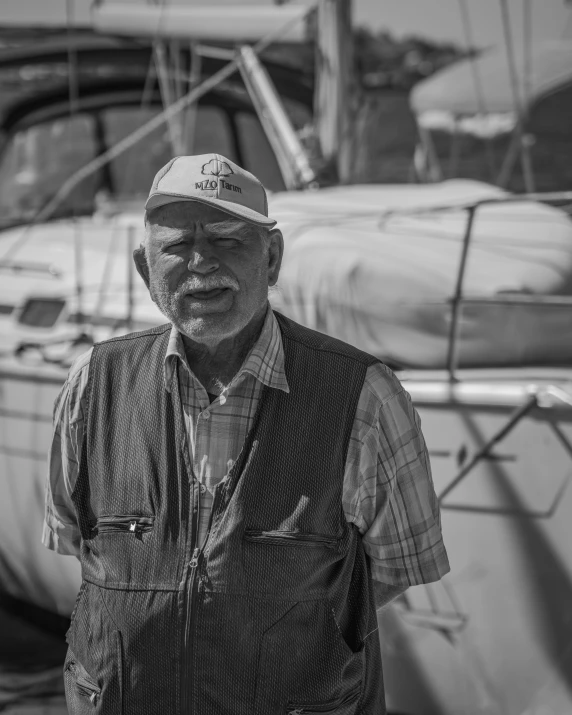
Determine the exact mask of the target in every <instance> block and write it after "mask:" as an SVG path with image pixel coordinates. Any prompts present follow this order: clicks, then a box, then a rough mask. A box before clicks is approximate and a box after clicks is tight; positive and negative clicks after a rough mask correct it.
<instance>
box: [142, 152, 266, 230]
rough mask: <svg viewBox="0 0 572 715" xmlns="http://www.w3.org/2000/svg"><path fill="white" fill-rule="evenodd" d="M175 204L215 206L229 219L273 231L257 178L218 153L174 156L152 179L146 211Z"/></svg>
mask: <svg viewBox="0 0 572 715" xmlns="http://www.w3.org/2000/svg"><path fill="white" fill-rule="evenodd" d="M176 201H196V202H198V203H200V204H207V205H209V206H215V207H216V208H218V209H220V210H221V211H224V212H225V213H227V214H230V215H231V216H236V217H237V218H241V219H244V220H245V221H249V222H250V223H254V224H257V225H258V226H266V227H267V228H272V226H274V225H275V224H276V221H274V220H273V219H271V218H268V200H267V198H266V191H265V190H264V187H263V186H262V184H261V183H260V181H258V179H257V178H256V177H255V176H254V175H253V174H251V173H250V172H248V171H245V169H242V168H241V167H240V166H238V165H237V164H235V163H234V162H233V161H230V159H227V158H226V157H224V156H221V155H220V154H199V155H196V156H176V157H175V158H174V159H171V161H170V162H169V163H168V164H165V166H164V167H163V168H162V169H160V170H159V171H158V172H157V175H156V176H155V179H154V180H153V185H152V187H151V191H150V192H149V198H148V199H147V203H146V204H145V209H146V210H147V211H150V210H151V209H154V208H157V206H163V205H164V204H170V203H174V202H176Z"/></svg>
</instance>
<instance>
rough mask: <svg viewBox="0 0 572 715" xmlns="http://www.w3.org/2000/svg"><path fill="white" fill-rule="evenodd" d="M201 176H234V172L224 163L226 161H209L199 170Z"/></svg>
mask: <svg viewBox="0 0 572 715" xmlns="http://www.w3.org/2000/svg"><path fill="white" fill-rule="evenodd" d="M201 174H203V175H205V176H208V175H209V174H210V175H211V176H230V175H231V174H234V171H233V170H232V169H231V168H230V166H229V165H228V164H227V163H226V161H221V160H220V159H211V160H210V161H208V162H207V163H206V164H203V168H202V169H201Z"/></svg>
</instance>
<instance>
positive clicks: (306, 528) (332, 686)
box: [64, 314, 385, 715]
mask: <svg viewBox="0 0 572 715" xmlns="http://www.w3.org/2000/svg"><path fill="white" fill-rule="evenodd" d="M277 318H278V320H279V324H280V328H281V331H282V337H283V342H284V352H285V359H286V365H285V367H286V374H287V378H288V384H289V387H290V393H289V394H286V393H284V392H283V391H281V390H276V389H271V388H267V387H265V388H264V390H263V393H262V396H261V399H260V403H259V408H258V411H257V414H256V417H255V419H254V424H253V427H252V429H251V430H250V433H249V434H248V436H247V438H246V441H245V444H244V447H243V449H242V452H241V454H240V456H239V458H238V459H237V461H236V463H235V465H234V467H233V468H232V469H231V470H230V472H229V474H228V476H227V478H226V479H225V480H223V482H222V483H221V484H219V485H218V487H217V489H216V492H215V499H214V506H213V511H212V517H211V524H210V530H209V536H208V539H207V541H206V544H205V546H204V548H203V549H202V551H198V549H197V548H196V547H197V545H196V543H195V540H196V539H195V530H196V524H197V519H196V515H197V514H196V503H197V499H196V497H197V494H196V493H195V492H196V487H194V486H193V479H192V468H191V464H190V462H189V453H188V444H187V436H186V432H185V427H184V420H183V413H182V409H181V404H180V395H179V388H178V378H177V375H175V376H174V378H173V383H172V385H171V392H168V391H167V390H165V387H164V379H163V364H164V356H165V352H166V349H167V343H168V339H169V330H170V326H169V325H167V326H162V327H159V328H155V329H153V330H149V331H146V332H143V333H135V334H131V335H126V336H123V337H120V338H116V339H113V340H110V341H107V342H104V343H101V344H99V345H96V347H95V348H94V351H93V355H92V358H91V362H90V367H89V383H88V387H87V390H88V392H87V401H88V418H87V429H86V439H85V441H84V448H83V458H82V464H81V467H80V474H79V477H78V482H77V486H76V489H75V491H74V494H73V500H74V503H75V505H76V509H77V513H78V519H79V524H80V529H81V535H82V542H81V562H82V577H83V582H82V586H81V590H80V593H79V595H78V599H77V601H76V607H75V609H74V613H73V616H72V624H71V627H70V629H69V631H68V636H67V638H68V643H69V646H70V648H69V651H68V657H67V659H66V664H65V666H64V676H65V682H66V696H67V700H68V708H69V711H70V713H71V714H72V715H78V714H82V715H83V713H102V714H104V715H122V714H125V715H155V714H156V715H167V714H168V715H175V714H177V713H180V714H181V715H287V714H288V713H296V714H299V713H336V715H358V714H359V715H382V714H383V713H384V712H385V706H384V693H383V679H382V671H381V656H380V648H379V639H378V633H377V620H376V613H375V607H374V601H373V591H372V583H371V576H370V572H369V565H368V562H367V558H366V556H365V553H364V551H363V547H362V543H361V538H360V535H359V533H358V531H357V529H356V528H355V527H354V526H353V525H350V524H348V522H347V521H346V519H345V516H344V513H343V508H342V485H343V475H344V465H345V461H346V453H347V447H348V441H349V437H350V433H351V429H352V424H353V420H354V414H355V410H356V405H357V402H358V398H359V395H360V392H361V389H362V386H363V382H364V378H365V373H366V370H367V368H368V366H369V365H371V364H372V363H374V362H375V359H374V358H372V357H370V356H369V355H366V354H365V353H362V352H359V351H358V350H356V349H354V348H352V347H350V346H349V345H346V344H344V343H342V342H339V341H337V340H334V339H332V338H329V337H327V336H325V335H322V334H320V333H316V332H314V331H311V330H308V329H306V328H303V327H302V326H300V325H297V324H296V323H293V322H292V321H290V320H287V319H286V318H284V317H283V316H280V315H278V314H277ZM197 552H198V553H197Z"/></svg>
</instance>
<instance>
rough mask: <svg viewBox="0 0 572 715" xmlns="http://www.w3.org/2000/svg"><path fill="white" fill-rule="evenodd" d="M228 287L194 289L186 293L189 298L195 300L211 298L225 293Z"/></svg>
mask: <svg viewBox="0 0 572 715" xmlns="http://www.w3.org/2000/svg"><path fill="white" fill-rule="evenodd" d="M227 290H230V288H212V289H211V290H195V291H192V292H191V293H187V295H188V296H189V297H190V298H194V299H195V300H212V299H213V298H218V297H219V295H222V294H223V293H226V291H227Z"/></svg>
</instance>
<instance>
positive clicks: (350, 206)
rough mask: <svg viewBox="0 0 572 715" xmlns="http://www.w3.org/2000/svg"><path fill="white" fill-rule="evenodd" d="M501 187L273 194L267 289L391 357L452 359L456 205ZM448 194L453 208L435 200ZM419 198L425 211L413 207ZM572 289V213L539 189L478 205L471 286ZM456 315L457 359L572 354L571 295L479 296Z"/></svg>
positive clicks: (470, 362) (469, 362)
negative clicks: (566, 302) (538, 299)
mask: <svg viewBox="0 0 572 715" xmlns="http://www.w3.org/2000/svg"><path fill="white" fill-rule="evenodd" d="M506 195H507V194H505V192H503V191H502V190H500V189H498V188H496V187H493V186H490V185H488V184H485V183H480V182H476V181H469V180H452V181H445V182H443V183H441V184H432V185H409V186H407V185H403V186H373V185H371V186H366V185H364V186H345V187H335V188H331V189H321V190H320V191H318V192H304V193H281V194H275V195H274V196H272V197H271V200H270V215H271V216H273V217H275V218H276V219H278V225H279V227H280V228H281V229H282V231H283V233H284V238H285V255H284V262H283V266H282V271H281V274H280V279H279V285H278V287H277V288H276V289H275V290H274V292H273V293H272V295H271V301H272V302H273V304H274V305H275V306H276V307H277V308H278V309H281V310H282V311H284V312H285V313H286V314H288V315H289V316H291V317H292V318H293V319H294V320H298V321H299V322H301V323H303V324H304V325H307V326H309V327H311V328H314V329H316V330H320V331H322V332H326V333H329V334H331V335H334V336H336V337H338V338H340V339H342V340H345V341H347V342H349V343H352V344H353V345H356V346H357V347H359V348H361V349H363V350H366V351H368V352H370V353H373V354H374V355H377V356H378V357H380V358H381V359H383V360H385V361H386V362H388V363H390V364H392V365H394V366H396V367H419V368H442V367H445V365H446V355H447V344H448V335H449V329H450V315H451V304H450V298H451V296H452V295H453V294H454V289H455V281H456V277H457V272H458V267H459V261H460V256H461V248H462V243H463V235H464V232H465V226H466V217H467V212H466V210H464V209H463V208H461V207H462V206H464V205H466V204H469V203H471V202H474V201H478V200H481V199H485V198H494V197H499V198H502V197H503V196H506ZM443 206H449V207H451V208H447V209H442V210H437V211H435V210H434V209H435V207H443ZM455 206H456V207H457V208H454V207H455ZM415 207H417V208H426V209H427V212H426V213H423V212H421V213H418V212H409V210H410V209H413V208H415ZM391 210H394V213H392V212H391ZM404 210H407V211H405V212H404ZM571 291H572V222H571V221H570V219H569V217H568V216H567V214H566V213H565V212H563V211H561V210H559V209H557V208H554V207H551V206H547V205H544V204H540V203H537V202H532V201H518V202H516V203H499V204H494V205H485V206H483V207H482V208H480V209H479V210H478V212H477V215H476V218H475V223H474V231H473V238H472V243H471V248H470V252H469V256H468V263H467V269H466V275H465V281H464V289H463V292H464V295H466V296H469V297H472V298H479V297H480V298H491V297H494V296H499V297H502V296H503V295H504V296H505V298H506V294H507V293H508V294H516V295H517V296H519V295H526V296H533V295H543V294H560V295H570V293H571ZM460 326H461V330H460V343H459V358H460V364H461V365H465V366H484V365H487V366H493V365H523V364H550V363H552V364H563V363H566V362H568V363H569V362H570V361H571V360H572V321H571V320H570V307H569V306H568V307H559V306H556V305H554V304H551V305H548V306H547V305H542V306H534V305H530V304H526V305H522V304H520V305H515V304H514V303H513V304H511V303H510V302H504V303H502V304H500V305H490V304H489V303H485V302H483V303H482V304H474V303H472V304H470V305H466V306H464V308H463V310H462V314H461V319H460Z"/></svg>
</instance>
